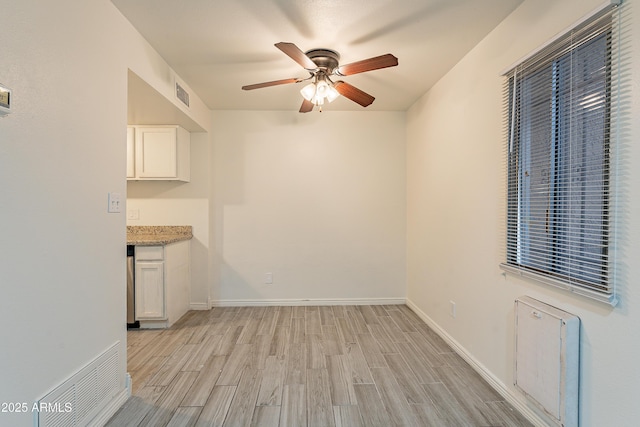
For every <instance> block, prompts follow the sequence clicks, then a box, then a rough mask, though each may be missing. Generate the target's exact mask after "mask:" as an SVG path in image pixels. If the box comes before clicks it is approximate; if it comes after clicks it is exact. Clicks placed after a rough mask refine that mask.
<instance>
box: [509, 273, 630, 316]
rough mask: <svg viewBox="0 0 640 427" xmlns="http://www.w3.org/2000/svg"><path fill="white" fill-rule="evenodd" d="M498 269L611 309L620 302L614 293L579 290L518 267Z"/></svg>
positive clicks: (565, 283) (563, 282)
mask: <svg viewBox="0 0 640 427" xmlns="http://www.w3.org/2000/svg"><path fill="white" fill-rule="evenodd" d="M500 268H501V269H502V270H503V271H505V272H507V273H510V274H513V275H514V276H519V277H524V278H526V279H531V280H535V281H537V282H540V283H544V284H546V285H551V286H554V287H556V288H560V289H564V290H565V291H569V292H572V293H574V294H578V295H581V296H584V297H587V298H590V299H593V300H596V301H599V302H603V303H606V304H609V305H611V306H612V307H615V306H616V305H617V304H618V302H620V300H619V299H618V296H617V295H616V294H615V292H614V293H613V294H608V293H604V292H602V293H601V292H595V291H592V290H589V289H586V288H581V287H579V286H574V285H571V284H569V283H567V282H565V281H562V280H558V279H554V278H553V277H549V276H545V275H543V274H538V273H535V272H533V271H529V270H526V269H523V268H519V267H514V266H512V265H509V264H505V263H501V264H500Z"/></svg>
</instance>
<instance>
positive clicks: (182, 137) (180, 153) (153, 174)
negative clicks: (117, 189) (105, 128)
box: [127, 126, 191, 182]
mask: <svg viewBox="0 0 640 427" xmlns="http://www.w3.org/2000/svg"><path fill="white" fill-rule="evenodd" d="M132 128H133V129H134V135H133V138H134V139H135V143H134V146H135V149H134V150H133V152H129V151H128V153H127V155H128V156H129V160H128V162H127V178H128V179H135V180H168V181H185V182H189V179H190V163H191V158H190V155H191V135H190V134H189V132H187V131H186V130H185V129H183V128H181V127H180V126H132ZM129 136H130V135H129V133H127V144H128V143H129ZM127 150H129V145H127ZM131 159H134V160H131ZM130 165H134V166H135V170H134V171H133V174H132V175H130V172H131V171H130V170H129V167H130Z"/></svg>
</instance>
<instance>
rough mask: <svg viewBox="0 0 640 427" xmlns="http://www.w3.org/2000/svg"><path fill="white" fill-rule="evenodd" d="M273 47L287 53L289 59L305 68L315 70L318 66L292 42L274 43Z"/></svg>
mask: <svg viewBox="0 0 640 427" xmlns="http://www.w3.org/2000/svg"><path fill="white" fill-rule="evenodd" d="M275 47H277V48H278V49H280V50H281V51H283V52H284V53H285V54H287V55H288V56H289V57H290V58H291V59H293V60H294V61H296V62H297V63H298V64H300V65H301V66H302V68H305V69H307V70H315V69H316V68H318V66H317V65H316V63H315V62H313V61H312V60H311V58H309V57H308V56H307V55H306V54H305V53H304V52H303V51H301V50H300V48H299V47H298V46H296V45H295V44H293V43H288V42H280V43H276V44H275Z"/></svg>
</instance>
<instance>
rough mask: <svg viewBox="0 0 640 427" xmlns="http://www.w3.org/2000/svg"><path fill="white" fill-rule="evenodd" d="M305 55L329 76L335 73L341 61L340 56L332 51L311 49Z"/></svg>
mask: <svg viewBox="0 0 640 427" xmlns="http://www.w3.org/2000/svg"><path fill="white" fill-rule="evenodd" d="M305 55H307V56H308V57H309V59H311V60H312V61H313V62H314V63H315V64H316V65H317V66H318V68H320V69H321V70H323V71H324V72H325V73H327V74H331V73H333V70H335V69H336V68H338V63H339V61H340V54H339V53H338V52H336V51H335V50H331V49H311V50H308V51H306V52H305Z"/></svg>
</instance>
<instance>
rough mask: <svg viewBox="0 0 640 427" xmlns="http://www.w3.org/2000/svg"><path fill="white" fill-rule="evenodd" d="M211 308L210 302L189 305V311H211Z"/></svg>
mask: <svg viewBox="0 0 640 427" xmlns="http://www.w3.org/2000/svg"><path fill="white" fill-rule="evenodd" d="M210 308H211V303H210V302H192V303H191V304H189V310H209V309H210Z"/></svg>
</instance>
